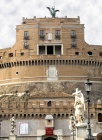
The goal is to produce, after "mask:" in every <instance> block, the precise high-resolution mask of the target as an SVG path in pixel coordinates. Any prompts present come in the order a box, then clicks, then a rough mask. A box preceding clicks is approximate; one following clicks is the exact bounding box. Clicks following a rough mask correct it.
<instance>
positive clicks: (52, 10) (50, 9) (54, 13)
mask: <svg viewBox="0 0 102 140" xmlns="http://www.w3.org/2000/svg"><path fill="white" fill-rule="evenodd" d="M46 8H48V9H49V11H50V14H51V16H52V17H53V18H55V17H56V12H59V10H55V7H52V8H50V7H46Z"/></svg>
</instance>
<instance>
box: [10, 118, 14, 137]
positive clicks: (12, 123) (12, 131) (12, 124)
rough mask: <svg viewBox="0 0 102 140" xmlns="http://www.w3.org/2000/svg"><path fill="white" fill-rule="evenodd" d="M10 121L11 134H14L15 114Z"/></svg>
mask: <svg viewBox="0 0 102 140" xmlns="http://www.w3.org/2000/svg"><path fill="white" fill-rule="evenodd" d="M10 122H11V130H10V134H11V135H14V130H15V117H14V116H13V117H12V118H11V119H10Z"/></svg>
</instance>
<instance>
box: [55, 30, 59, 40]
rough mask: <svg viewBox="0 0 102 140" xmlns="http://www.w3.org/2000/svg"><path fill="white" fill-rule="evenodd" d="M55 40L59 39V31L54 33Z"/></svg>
mask: <svg viewBox="0 0 102 140" xmlns="http://www.w3.org/2000/svg"><path fill="white" fill-rule="evenodd" d="M55 39H60V30H56V31H55Z"/></svg>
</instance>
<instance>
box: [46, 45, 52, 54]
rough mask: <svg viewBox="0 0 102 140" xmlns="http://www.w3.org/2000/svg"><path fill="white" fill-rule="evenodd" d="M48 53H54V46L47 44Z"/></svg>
mask: <svg viewBox="0 0 102 140" xmlns="http://www.w3.org/2000/svg"><path fill="white" fill-rule="evenodd" d="M47 54H53V46H47Z"/></svg>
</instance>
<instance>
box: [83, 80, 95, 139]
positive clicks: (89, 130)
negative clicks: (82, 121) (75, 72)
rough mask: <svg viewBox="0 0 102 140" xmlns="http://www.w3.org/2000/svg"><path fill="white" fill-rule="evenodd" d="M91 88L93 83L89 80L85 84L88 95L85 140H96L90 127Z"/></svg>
mask: <svg viewBox="0 0 102 140" xmlns="http://www.w3.org/2000/svg"><path fill="white" fill-rule="evenodd" d="M91 86H92V83H91V82H90V81H89V79H87V81H86V82H85V91H86V93H87V119H88V120H87V136H86V138H85V140H94V138H93V136H92V134H91V127H90V113H89V103H90V97H89V93H90V91H91Z"/></svg>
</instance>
